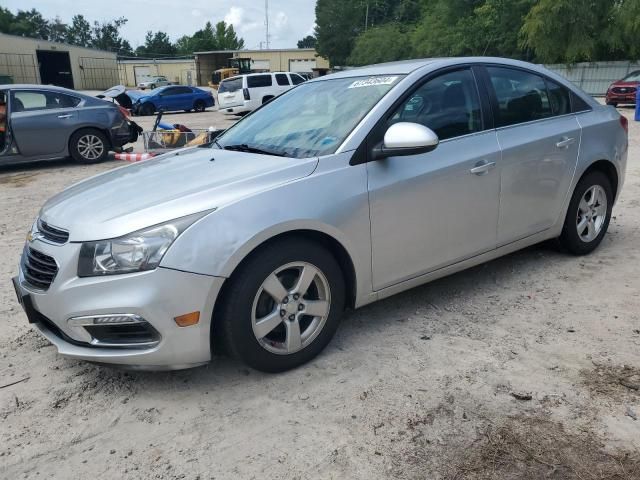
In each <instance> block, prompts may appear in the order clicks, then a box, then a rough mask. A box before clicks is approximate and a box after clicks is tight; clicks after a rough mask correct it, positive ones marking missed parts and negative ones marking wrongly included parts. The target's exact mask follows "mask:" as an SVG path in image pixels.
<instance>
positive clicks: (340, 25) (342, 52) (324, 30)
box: [315, 0, 365, 65]
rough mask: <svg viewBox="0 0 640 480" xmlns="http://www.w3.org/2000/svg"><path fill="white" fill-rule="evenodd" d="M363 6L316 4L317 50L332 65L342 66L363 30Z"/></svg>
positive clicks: (336, 1) (328, 0)
mask: <svg viewBox="0 0 640 480" xmlns="http://www.w3.org/2000/svg"><path fill="white" fill-rule="evenodd" d="M364 22H365V5H364V3H363V2H361V1H350V2H345V1H343V0H318V3H317V4H316V29H315V37H316V38H317V39H318V45H317V46H316V50H317V51H318V53H319V54H320V55H322V56H323V57H326V58H328V59H329V61H330V62H331V64H332V65H345V64H346V63H347V58H348V57H349V55H350V54H351V50H352V49H353V45H354V44H355V40H356V37H357V36H358V35H359V34H360V32H362V31H363V30H364Z"/></svg>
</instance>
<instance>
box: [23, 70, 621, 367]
mask: <svg viewBox="0 0 640 480" xmlns="http://www.w3.org/2000/svg"><path fill="white" fill-rule="evenodd" d="M627 128H628V125H627V120H626V119H625V117H623V116H621V115H620V114H619V113H618V112H617V111H616V110H615V109H613V108H611V107H607V106H604V105H600V104H598V102H596V101H595V100H593V99H592V98H591V97H590V96H589V95H587V94H585V93H584V92H583V91H581V90H579V89H578V88H577V87H575V86H574V85H572V84H571V83H570V82H569V81H567V80H566V79H564V78H563V77H560V76H558V75H556V74H554V73H552V72H550V71H548V70H546V69H544V68H543V67H540V66H536V65H532V64H529V63H525V62H520V61H515V60H505V59H498V58H493V59H492V58H448V59H430V60H418V61H416V60H414V61H407V62H398V63H389V64H384V65H378V66H371V67H365V68H360V69H354V70H348V71H343V72H340V73H337V74H333V75H329V76H326V77H322V78H319V79H314V80H312V81H309V82H305V83H304V84H302V85H300V86H298V87H296V88H294V89H291V90H290V91H288V92H286V93H284V94H282V95H280V96H279V97H277V98H275V99H274V100H273V101H271V102H269V103H268V104H267V105H265V106H264V107H262V108H260V109H259V110H258V111H256V112H254V113H253V114H252V115H249V116H247V117H245V118H243V119H242V120H240V121H239V122H238V123H236V124H235V125H234V126H232V127H231V128H229V129H228V130H226V131H225V132H224V133H223V134H222V135H221V136H219V137H218V138H217V140H216V141H215V142H213V143H212V144H211V145H210V146H208V147H200V148H192V149H186V150H181V151H178V152H175V153H170V154H166V155H162V156H159V157H157V158H155V159H152V160H150V161H147V162H142V163H138V164H134V165H131V166H128V167H124V168H121V169H117V170H112V171H109V172H106V173H103V174H102V175H100V176H97V177H93V178H91V179H89V180H87V181H85V182H82V183H78V184H75V185H73V186H72V187H70V188H68V189H67V190H65V191H64V192H62V193H60V194H59V195H57V196H55V197H53V198H52V199H50V200H49V201H48V202H47V203H46V204H45V205H44V206H43V207H42V209H41V211H40V214H39V217H38V218H37V219H36V221H35V223H34V224H33V227H32V229H31V232H30V233H29V235H28V240H27V242H26V245H25V248H24V252H23V254H22V259H21V262H20V268H19V273H18V276H17V277H16V278H14V285H15V288H16V292H17V294H18V299H19V300H20V302H21V303H22V305H23V306H24V308H25V310H26V312H27V317H28V319H29V321H30V322H33V325H34V326H35V327H36V328H37V329H38V330H39V331H40V332H41V333H42V334H43V335H44V336H45V337H46V338H48V339H49V340H50V341H51V342H52V343H53V344H54V345H55V346H56V347H57V349H58V351H59V352H60V353H62V354H64V355H66V356H69V357H73V358H77V359H85V360H90V361H94V362H101V363H113V364H120V365H135V366H140V367H144V368H184V367H188V366H193V365H198V364H203V363H206V362H208V361H210V359H211V354H212V352H217V349H218V348H220V345H224V346H225V347H224V349H225V350H226V351H228V352H230V353H231V354H232V355H234V356H236V357H238V358H239V359H241V360H243V361H244V362H246V363H247V364H248V365H250V366H251V367H253V368H256V369H259V370H264V371H271V372H275V371H282V370H286V369H289V368H293V367H296V366H298V365H301V364H303V363H304V362H307V361H308V360H310V359H312V358H313V357H315V356H316V355H317V354H318V353H320V351H322V349H323V348H324V347H325V346H326V345H327V343H328V342H329V341H330V339H331V337H332V336H333V334H334V333H335V331H336V329H337V328H338V324H339V321H340V317H341V316H342V312H343V310H344V308H345V307H352V308H357V307H361V306H363V305H366V304H368V303H371V302H374V301H376V300H380V299H383V298H385V297H388V296H390V295H393V294H395V293H398V292H401V291H403V290H407V289H409V288H412V287H415V286H417V285H420V284H422V283H425V282H428V281H431V280H434V279H437V278H439V277H443V276H445V275H448V274H451V273H454V272H457V271H460V270H463V269H465V268H468V267H472V266H475V265H478V264H480V263H483V262H486V261H489V260H492V259H494V258H497V257H500V256H502V255H505V254H508V253H510V252H513V251H516V250H519V249H521V248H525V247H527V246H529V245H533V244H535V243H538V242H542V241H544V240H547V239H553V238H557V239H559V241H560V243H561V244H562V245H563V246H564V248H565V249H566V250H567V251H568V252H570V253H572V254H575V255H584V254H587V253H589V252H592V251H593V250H594V249H595V248H596V247H597V246H598V245H599V244H600V242H601V241H602V239H603V237H604V235H605V233H606V231H607V228H608V225H609V220H610V218H611V211H612V207H613V205H614V202H615V201H616V199H617V198H618V195H619V193H620V190H621V188H622V185H623V182H624V177H625V169H626V163H627V149H628V136H627ZM125 197H126V198H125ZM123 198H125V200H123Z"/></svg>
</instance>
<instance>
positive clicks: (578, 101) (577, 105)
mask: <svg viewBox="0 0 640 480" xmlns="http://www.w3.org/2000/svg"><path fill="white" fill-rule="evenodd" d="M571 107H572V108H571V110H572V111H573V113H579V112H588V111H589V110H591V106H590V105H589V104H588V103H587V102H585V101H584V100H583V99H582V98H580V97H579V96H578V95H576V94H575V93H574V92H571Z"/></svg>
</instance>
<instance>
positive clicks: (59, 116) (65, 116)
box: [58, 113, 73, 118]
mask: <svg viewBox="0 0 640 480" xmlns="http://www.w3.org/2000/svg"><path fill="white" fill-rule="evenodd" d="M71 117H73V113H68V114H66V115H58V118H71Z"/></svg>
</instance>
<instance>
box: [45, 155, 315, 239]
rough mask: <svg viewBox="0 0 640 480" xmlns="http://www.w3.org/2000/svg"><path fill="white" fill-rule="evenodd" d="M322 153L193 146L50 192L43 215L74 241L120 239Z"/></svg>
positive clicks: (284, 175)
mask: <svg viewBox="0 0 640 480" xmlns="http://www.w3.org/2000/svg"><path fill="white" fill-rule="evenodd" d="M317 164H318V159H317V158H312V159H294V158H286V157H276V156H269V155H258V154H252V153H244V152H232V151H227V150H217V149H210V148H192V149H186V150H181V151H177V152H172V153H169V154H166V155H162V156H160V157H158V158H155V159H152V160H147V161H146V162H140V163H136V164H132V165H129V166H126V167H123V168H118V169H116V170H111V171H109V172H106V173H103V174H101V175H98V176H95V177H93V178H90V179H88V180H85V181H82V182H80V183H77V184H75V185H72V186H71V187H69V188H67V189H66V190H64V191H62V192H61V193H59V194H58V195H56V196H54V197H53V198H51V199H50V200H49V201H48V202H47V203H45V205H44V206H43V207H42V209H41V211H40V217H41V218H42V220H44V221H45V222H47V223H49V224H51V225H54V226H56V227H59V228H63V229H66V230H68V231H69V240H70V241H72V242H78V241H89V240H101V239H107V238H115V237H119V236H122V235H125V234H127V233H130V232H134V231H136V230H140V229H142V228H145V227H148V226H151V225H157V224H159V223H163V222H166V221H169V220H173V219H175V218H180V217H183V216H186V215H190V214H193V213H197V212H204V211H207V210H212V209H215V208H221V207H223V206H224V205H225V204H229V203H232V202H234V201H237V200H238V199H240V198H243V197H246V196H249V195H252V194H254V193H256V192H259V191H263V190H266V189H269V188H273V187H275V186H277V185H281V184H284V183H288V182H291V181H294V180H296V179H299V178H303V177H305V176H308V175H310V174H311V173H312V172H313V171H314V170H315V168H316V166H317Z"/></svg>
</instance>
